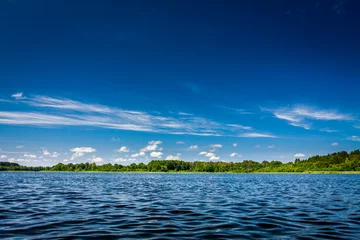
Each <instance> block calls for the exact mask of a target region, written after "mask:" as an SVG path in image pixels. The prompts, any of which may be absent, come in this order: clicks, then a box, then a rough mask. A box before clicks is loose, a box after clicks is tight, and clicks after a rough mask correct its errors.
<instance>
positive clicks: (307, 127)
mask: <svg viewBox="0 0 360 240" xmlns="http://www.w3.org/2000/svg"><path fill="white" fill-rule="evenodd" d="M288 124H289V125H291V126H294V127H301V128H304V129H306V130H310V129H311V124H308V123H297V122H289V123H288Z"/></svg>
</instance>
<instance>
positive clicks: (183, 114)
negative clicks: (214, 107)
mask: <svg viewBox="0 0 360 240" xmlns="http://www.w3.org/2000/svg"><path fill="white" fill-rule="evenodd" d="M178 114H179V115H182V116H193V115H194V114H191V113H186V112H179V113H178Z"/></svg>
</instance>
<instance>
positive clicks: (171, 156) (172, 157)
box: [165, 153, 181, 160]
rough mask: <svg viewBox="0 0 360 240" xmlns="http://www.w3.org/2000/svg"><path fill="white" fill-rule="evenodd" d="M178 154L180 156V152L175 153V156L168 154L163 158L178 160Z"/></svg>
mask: <svg viewBox="0 0 360 240" xmlns="http://www.w3.org/2000/svg"><path fill="white" fill-rule="evenodd" d="M180 156H181V154H180V153H178V154H176V155H175V156H173V155H168V156H167V157H166V159H165V160H180Z"/></svg>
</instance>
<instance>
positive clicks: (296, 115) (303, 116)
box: [261, 105, 354, 130]
mask: <svg viewBox="0 0 360 240" xmlns="http://www.w3.org/2000/svg"><path fill="white" fill-rule="evenodd" d="M261 110H263V111H268V112H271V113H272V114H273V115H274V116H275V117H276V118H278V119H282V120H286V121H287V122H288V124H289V125H291V126H295V127H301V128H304V129H307V130H309V129H311V124H309V123H307V122H306V121H307V120H322V121H350V120H354V116H352V115H350V114H343V113H339V112H338V111H336V110H322V109H317V108H314V107H309V106H302V105H297V106H294V107H286V108H277V109H267V108H261Z"/></svg>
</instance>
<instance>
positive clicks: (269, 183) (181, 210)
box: [0, 172, 360, 239]
mask: <svg viewBox="0 0 360 240" xmlns="http://www.w3.org/2000/svg"><path fill="white" fill-rule="evenodd" d="M0 237H2V238H16V237H18V238H29V239H40V238H47V239H55V238H59V239H62V238H69V237H70V238H96V239H99V238H109V239H111V238H113V239H118V238H141V239H144V238H154V239H158V238H162V239H166V238H168V239H174V238H176V239H182V238H191V239H194V238H201V239H203V238H215V237H217V238H223V239H229V238H241V239H254V238H272V239H319V238H323V239H332V238H334V239H360V175H282V174H279V175H260V174H259V175H256V174H248V175H240V174H239V175H237V174H121V173H45V172H43V173H35V172H29V173H26V172H17V173H16V172H14V173H11V172H0Z"/></svg>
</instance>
